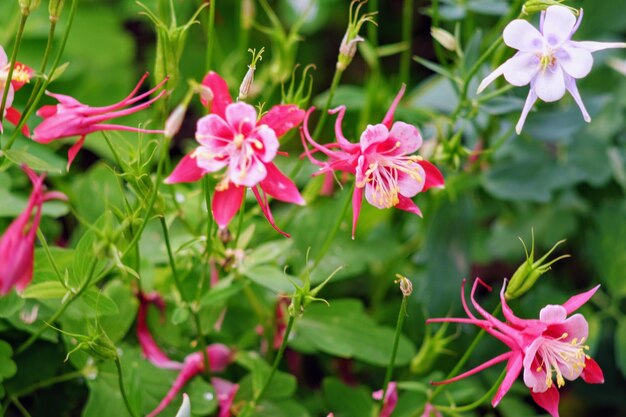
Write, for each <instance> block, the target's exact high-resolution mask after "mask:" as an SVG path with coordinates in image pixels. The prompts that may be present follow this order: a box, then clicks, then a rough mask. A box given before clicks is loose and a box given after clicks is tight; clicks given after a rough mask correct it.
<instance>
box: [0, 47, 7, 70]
mask: <svg viewBox="0 0 626 417" xmlns="http://www.w3.org/2000/svg"><path fill="white" fill-rule="evenodd" d="M8 63H9V58H8V57H7V53H6V52H4V48H3V47H2V46H0V67H4V66H5V65H6V64H8Z"/></svg>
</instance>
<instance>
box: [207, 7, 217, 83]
mask: <svg viewBox="0 0 626 417" xmlns="http://www.w3.org/2000/svg"><path fill="white" fill-rule="evenodd" d="M215 1H216V0H209V27H208V31H207V37H208V40H207V47H206V70H207V71H209V70H210V69H212V68H211V64H212V63H211V57H212V53H213V44H214V43H215V42H214V41H215V39H214V38H215Z"/></svg>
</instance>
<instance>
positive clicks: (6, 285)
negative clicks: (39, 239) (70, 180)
mask: <svg viewBox="0 0 626 417" xmlns="http://www.w3.org/2000/svg"><path fill="white" fill-rule="evenodd" d="M22 169H23V170H24V172H26V174H27V175H28V178H30V182H31V183H32V184H33V191H32V192H31V194H30V198H29V199H28V204H27V205H26V208H25V209H24V211H23V212H22V213H21V214H20V215H19V216H18V217H17V218H16V219H15V220H14V221H13V223H11V224H10V225H9V227H8V228H7V229H6V230H5V232H4V234H3V235H2V238H0V295H6V294H7V293H9V292H10V291H11V289H12V288H13V287H15V289H16V290H17V291H19V292H21V291H23V290H24V288H26V287H27V286H28V284H30V281H31V280H32V279H33V259H34V255H35V237H36V236H37V228H38V227H39V222H40V221H41V210H42V207H43V203H45V202H46V201H48V200H53V199H57V200H67V197H66V196H65V195H64V194H62V193H60V192H56V191H52V192H46V191H45V187H44V183H43V182H44V179H45V178H46V176H45V174H43V175H40V176H37V174H35V172H34V171H33V170H31V169H30V168H29V167H27V166H25V165H24V166H22ZM33 211H34V213H33Z"/></svg>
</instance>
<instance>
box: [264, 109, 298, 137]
mask: <svg viewBox="0 0 626 417" xmlns="http://www.w3.org/2000/svg"><path fill="white" fill-rule="evenodd" d="M302 119H304V110H302V109H300V108H298V106H296V105H294V104H281V105H278V106H274V107H272V108H271V109H270V110H269V111H268V112H267V113H265V114H264V115H263V116H262V117H261V119H260V120H259V122H258V123H257V125H267V126H268V127H269V128H270V129H272V130H273V131H274V132H275V133H276V137H278V138H279V137H281V136H282V135H284V134H285V133H287V132H288V131H289V130H291V129H293V128H295V127H298V126H299V125H300V123H302Z"/></svg>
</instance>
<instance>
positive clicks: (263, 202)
mask: <svg viewBox="0 0 626 417" xmlns="http://www.w3.org/2000/svg"><path fill="white" fill-rule="evenodd" d="M251 190H252V193H253V194H254V197H256V201H257V202H258V203H259V206H260V207H261V211H262V212H263V215H264V216H265V218H266V219H267V221H268V222H269V224H270V225H271V226H272V227H273V228H274V230H276V231H277V232H278V233H280V234H281V235H283V236H285V237H291V235H290V234H289V233H285V232H283V231H282V230H280V228H279V227H278V226H277V225H276V222H275V221H274V216H272V210H271V209H270V205H269V202H268V200H267V195H266V194H265V191H264V190H263V189H261V191H263V196H261V194H260V193H259V190H258V188H257V187H254V188H251Z"/></svg>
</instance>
